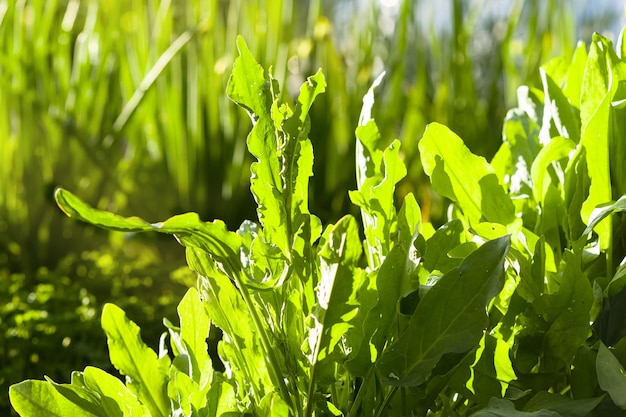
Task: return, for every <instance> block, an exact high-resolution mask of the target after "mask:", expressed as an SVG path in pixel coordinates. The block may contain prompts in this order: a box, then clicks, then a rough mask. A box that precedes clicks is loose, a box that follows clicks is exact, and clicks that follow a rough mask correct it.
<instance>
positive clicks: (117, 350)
mask: <svg viewBox="0 0 626 417" xmlns="http://www.w3.org/2000/svg"><path fill="white" fill-rule="evenodd" d="M102 328H103V329H104V332H105V333H106V335H107V342H108V345H109V356H110V358H111V363H112V364H113V366H115V368H116V369H117V370H118V371H120V373H122V374H123V375H126V377H127V387H128V389H130V390H131V391H132V392H133V394H135V395H136V396H137V398H138V399H139V400H140V401H141V402H142V403H143V404H144V405H145V406H146V407H147V408H148V410H150V413H151V415H152V416H168V415H169V412H170V405H169V399H168V397H167V375H166V373H165V372H164V370H163V369H162V368H161V365H160V364H159V360H158V358H157V355H156V353H155V352H154V351H153V350H152V349H150V348H149V347H148V346H146V345H145V344H144V342H143V341H142V340H141V337H140V335H139V327H138V326H137V325H136V324H135V323H133V322H132V321H131V320H129V319H128V318H127V317H126V314H125V313H124V311H122V309H120V308H119V307H117V306H115V305H114V304H105V306H104V308H103V310H102Z"/></svg>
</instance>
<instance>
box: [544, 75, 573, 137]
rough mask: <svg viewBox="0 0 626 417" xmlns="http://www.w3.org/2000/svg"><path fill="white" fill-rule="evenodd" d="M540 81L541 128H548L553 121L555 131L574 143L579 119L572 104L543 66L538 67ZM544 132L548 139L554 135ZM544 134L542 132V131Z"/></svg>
mask: <svg viewBox="0 0 626 417" xmlns="http://www.w3.org/2000/svg"><path fill="white" fill-rule="evenodd" d="M539 74H540V76H541V83H542V84H543V94H544V105H545V108H544V112H543V117H544V121H543V128H544V129H545V128H549V126H550V125H551V123H554V127H555V128H556V133H557V134H558V135H560V136H562V137H564V138H568V139H571V140H572V141H574V142H575V143H578V141H579V140H580V121H579V120H578V118H577V116H576V115H575V114H574V111H573V109H572V106H571V105H570V103H569V101H568V100H567V98H566V97H565V95H564V94H563V91H561V89H560V88H559V86H557V85H556V83H555V82H554V81H553V80H552V78H550V76H549V75H548V74H547V73H546V72H545V70H544V69H543V68H540V69H539ZM550 133H551V132H549V131H547V132H545V134H546V135H549V137H547V138H545V139H546V140H549V139H550V138H551V137H554V136H556V135H554V134H550ZM542 134H544V133H542Z"/></svg>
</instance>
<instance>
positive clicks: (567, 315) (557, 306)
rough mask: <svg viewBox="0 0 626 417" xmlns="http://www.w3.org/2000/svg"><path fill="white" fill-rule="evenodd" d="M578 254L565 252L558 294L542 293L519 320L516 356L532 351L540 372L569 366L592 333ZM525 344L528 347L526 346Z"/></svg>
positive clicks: (587, 293) (585, 281) (589, 292)
mask: <svg viewBox="0 0 626 417" xmlns="http://www.w3.org/2000/svg"><path fill="white" fill-rule="evenodd" d="M580 256H581V255H580V252H576V253H573V252H571V251H566V252H565V254H564V257H563V260H564V263H565V269H564V270H563V271H562V276H561V277H560V282H559V287H558V292H556V293H555V294H548V293H544V294H542V295H541V296H540V297H539V298H537V299H535V301H534V302H533V304H532V307H531V308H530V309H529V310H528V311H527V312H526V313H524V314H523V315H521V316H520V321H519V322H518V325H519V327H520V329H521V330H520V331H519V335H518V336H519V337H520V339H526V340H527V342H524V341H523V340H519V341H518V344H519V346H520V347H519V348H518V355H521V354H523V353H524V352H527V353H529V352H530V351H534V352H536V353H539V354H540V355H542V356H543V359H542V360H541V364H542V370H543V371H546V372H552V371H555V370H558V369H561V367H562V366H564V365H565V364H567V363H570V362H571V360H572V358H573V357H574V355H575V353H576V352H577V350H578V349H579V347H580V346H581V345H582V344H583V343H584V342H585V340H586V339H587V337H588V336H589V334H590V332H591V327H590V324H589V322H590V310H591V306H592V304H593V293H592V289H591V285H590V284H589V280H588V279H587V278H586V277H585V276H584V274H583V272H582V270H581V263H582V262H581V258H580ZM526 343H528V346H526Z"/></svg>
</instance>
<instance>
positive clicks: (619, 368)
mask: <svg viewBox="0 0 626 417" xmlns="http://www.w3.org/2000/svg"><path fill="white" fill-rule="evenodd" d="M596 370H597V373H598V383H599V384H600V388H602V389H603V390H604V391H606V392H608V393H609V395H610V396H611V399H612V400H613V402H614V403H615V405H617V406H618V407H620V408H621V409H623V410H626V372H625V371H624V366H623V365H622V364H621V363H620V362H619V361H618V360H617V358H616V357H615V355H613V353H611V351H610V350H609V349H608V348H607V347H606V346H605V345H604V343H602V342H600V347H599V348H598V356H597V357H596Z"/></svg>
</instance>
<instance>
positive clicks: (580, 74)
mask: <svg viewBox="0 0 626 417" xmlns="http://www.w3.org/2000/svg"><path fill="white" fill-rule="evenodd" d="M237 43H238V49H239V52H240V56H239V58H238V59H237V60H236V62H235V65H234V68H233V73H232V75H231V78H230V81H229V84H228V95H229V97H230V98H231V99H232V100H233V101H234V102H236V103H237V104H239V105H240V106H241V107H243V108H244V109H246V110H247V111H248V113H249V114H250V116H251V118H252V120H253V129H252V131H251V132H250V134H249V136H248V149H249V151H250V152H251V154H252V155H253V156H254V157H255V158H256V162H254V164H253V165H252V169H251V171H252V176H251V190H252V193H253V195H254V197H255V200H256V202H257V205H258V206H257V207H258V208H257V213H258V219H259V223H258V224H257V223H253V222H250V221H246V222H244V223H243V224H242V225H241V227H240V228H239V229H238V230H237V231H235V232H232V231H228V230H227V228H226V226H225V224H224V223H223V222H221V221H219V220H216V221H213V222H202V221H200V219H199V217H198V215H196V214H194V213H188V214H184V215H179V216H175V217H172V218H170V219H168V220H166V221H164V222H162V223H153V224H151V223H148V222H145V221H144V220H142V219H140V218H137V217H121V216H117V215H114V214H112V213H109V212H103V211H99V210H96V209H93V208H91V207H90V206H89V205H87V204H86V203H84V202H83V201H82V200H80V199H79V198H77V197H76V196H74V195H73V194H71V193H69V192H68V191H65V190H63V189H59V190H57V192H56V199H57V202H58V204H59V206H60V207H61V208H62V209H63V210H64V211H65V212H66V214H68V215H69V216H70V217H74V218H77V219H81V220H84V221H87V222H90V223H92V224H95V225H98V226H101V227H106V228H109V229H112V230H119V231H126V232H138V231H158V232H162V233H169V234H174V235H175V236H176V238H177V239H178V240H179V242H180V243H182V244H183V245H184V246H186V248H187V249H186V251H187V261H188V263H189V266H190V267H191V268H192V269H193V270H195V271H196V272H198V276H199V277H198V283H197V289H193V288H192V289H190V290H189V291H188V292H187V294H186V296H185V297H184V298H183V300H182V301H181V303H180V305H179V309H178V311H179V317H180V326H175V325H173V324H171V323H169V322H166V325H167V327H168V332H169V336H170V346H171V354H172V357H170V355H169V354H168V351H167V349H166V348H165V344H161V346H160V349H159V352H158V354H157V353H156V352H155V351H153V350H151V349H148V348H147V347H146V346H145V345H144V344H143V342H142V341H141V338H140V337H139V329H138V328H137V326H136V325H134V324H133V323H132V322H130V321H129V320H128V319H127V317H126V316H125V314H124V313H123V311H122V310H121V309H119V308H118V307H116V306H114V305H112V304H109V305H107V306H105V308H104V311H103V315H102V326H103V328H104V330H105V333H106V334H107V338H108V341H109V342H108V343H109V349H110V358H111V362H112V363H113V365H114V366H116V367H117V368H118V369H119V370H120V372H121V373H122V374H125V375H126V376H127V379H126V384H123V383H122V382H120V381H119V380H117V379H115V378H113V377H111V376H110V375H107V374H106V373H104V372H102V371H100V370H97V369H95V368H91V367H88V368H86V369H85V370H84V371H83V372H75V373H74V374H73V376H72V382H71V383H70V384H56V383H54V382H53V381H51V380H48V381H25V382H22V383H20V384H17V385H14V386H12V387H11V389H10V398H11V401H12V404H13V405H14V407H15V408H16V410H17V411H18V412H19V413H20V414H22V415H25V416H26V415H37V413H38V412H41V411H42V410H46V411H48V412H53V413H56V414H61V415H64V414H69V415H116V416H117V415H120V416H121V415H125V414H131V413H133V414H138V415H154V416H157V415H207V416H210V415H242V414H251V415H263V416H264V415H276V416H287V415H293V416H311V415H347V416H356V415H378V416H380V415H417V416H425V415H438V416H444V415H457V416H470V415H471V416H474V417H482V416H494V415H495V416H509V415H520V416H539V415H546V416H548V415H549V416H586V415H607V414H606V413H609V412H610V413H612V415H618V413H622V414H623V410H625V409H626V401H625V397H624V392H625V391H624V389H623V387H624V385H625V384H626V377H625V376H624V375H623V364H624V363H626V360H625V358H626V339H625V338H624V335H623V334H621V332H622V331H623V329H624V326H623V323H621V322H620V320H621V319H622V318H623V316H620V315H619V311H616V310H617V309H618V308H619V307H618V306H619V305H620V304H619V301H620V300H621V298H622V297H623V296H624V295H623V294H624V293H626V291H625V290H624V287H625V286H626V279H625V278H624V277H625V276H626V275H625V274H624V266H623V265H624V261H623V260H622V261H619V260H620V259H625V258H626V247H625V246H624V241H623V236H624V234H623V233H622V231H623V229H624V227H626V226H625V224H626V223H625V222H624V213H623V212H624V211H626V196H625V194H626V192H625V191H626V190H624V188H623V186H624V185H623V184H622V181H623V180H622V179H623V178H625V176H624V175H623V174H624V171H623V170H624V167H623V161H624V160H626V149H625V148H624V147H623V144H622V142H623V138H624V137H625V134H626V127H625V126H624V124H623V120H626V119H624V115H623V112H624V109H623V103H624V101H623V100H624V90H623V86H624V85H626V84H625V83H624V81H625V80H626V71H625V70H624V68H625V67H626V64H625V63H624V62H623V61H622V60H621V58H620V57H619V56H618V55H616V54H615V52H614V51H613V48H612V45H611V43H610V42H609V41H608V40H606V39H604V38H602V37H601V36H599V35H594V38H593V42H592V44H591V46H590V50H589V53H587V52H586V50H585V47H584V46H580V47H579V48H578V49H577V51H576V53H575V55H574V58H573V60H572V61H571V62H567V61H566V60H556V61H552V62H550V63H548V64H546V65H545V66H543V67H542V70H541V76H542V81H543V87H544V89H543V91H542V90H536V89H529V88H524V87H523V88H521V89H520V91H519V108H517V109H513V110H512V111H511V112H509V114H508V116H507V119H506V120H505V127H504V132H503V133H504V135H503V136H504V143H503V145H502V147H501V148H500V150H499V151H498V153H497V154H496V157H495V158H494V160H493V161H492V162H491V163H488V162H487V161H486V160H485V159H484V158H482V157H479V156H476V155H474V154H472V153H471V152H470V151H469V150H468V148H467V147H466V146H465V145H464V144H463V141H462V140H461V139H460V138H459V137H458V136H456V135H455V134H454V133H453V132H452V131H451V130H449V129H448V128H446V127H445V126H443V125H440V124H431V125H429V127H428V129H427V130H426V132H425V133H424V136H423V138H422V139H421V141H420V143H419V149H420V153H421V161H422V164H423V166H424V169H425V171H426V173H427V174H428V175H429V176H430V179H431V182H432V186H433V188H434V189H435V190H436V191H437V192H438V193H440V194H441V195H443V196H445V197H447V198H449V199H450V200H451V201H452V202H453V206H451V210H450V220H449V221H448V222H447V223H446V224H445V225H443V226H442V227H441V228H439V229H437V230H434V229H433V227H432V225H430V224H429V223H425V222H422V220H421V213H420V208H419V206H418V205H417V203H416V201H415V198H414V197H413V196H412V195H411V194H408V195H407V196H406V197H405V198H404V201H403V203H402V205H401V207H400V209H399V210H396V207H395V206H394V198H393V197H394V189H395V187H396V184H397V183H398V182H399V181H400V179H401V178H402V177H403V176H404V175H405V174H406V169H405V167H404V165H403V163H402V161H401V160H400V156H399V155H400V154H399V142H398V141H393V142H391V143H390V144H388V143H386V142H385V141H383V139H382V137H381V135H380V132H379V131H378V128H377V125H376V123H375V122H374V120H373V118H372V114H371V111H372V106H373V103H374V90H375V87H376V86H377V85H378V84H379V83H380V80H381V78H379V79H377V80H376V82H375V83H374V86H373V87H372V88H371V89H370V91H369V92H368V94H367V95H366V97H365V99H364V105H363V109H362V112H361V118H360V121H359V127H358V128H357V130H356V135H357V138H358V141H357V146H356V155H357V158H356V166H357V170H356V178H357V190H355V191H352V192H350V199H351V200H352V201H353V203H354V204H356V205H357V206H358V207H359V208H360V210H361V218H362V224H363V233H364V239H363V240H362V237H361V236H360V230H359V227H358V225H357V222H356V219H355V218H354V217H352V216H350V215H347V216H345V217H342V218H341V219H340V220H338V221H337V222H336V223H335V224H331V225H329V226H327V227H326V228H322V225H321V222H320V221H319V220H318V219H317V217H315V216H314V215H312V214H311V213H310V212H309V208H308V181H309V177H310V176H311V175H312V166H313V152H312V146H311V142H310V140H309V139H308V133H309V128H310V121H309V119H308V115H307V114H308V112H309V109H310V107H311V105H312V103H313V101H314V99H315V98H316V96H318V95H319V94H321V93H322V92H323V91H324V89H325V87H326V84H325V80H324V77H323V75H322V74H321V72H318V73H317V74H315V75H314V76H312V77H310V78H309V79H308V80H307V81H306V82H305V83H304V84H303V86H302V87H301V89H300V95H299V97H298V101H297V103H296V105H295V107H293V108H292V107H291V106H289V105H288V104H286V103H283V102H282V101H281V99H280V97H281V96H280V93H279V89H278V88H279V87H278V83H277V81H276V80H275V79H274V78H273V77H272V75H271V73H270V74H265V73H264V71H263V69H262V67H260V66H259V65H258V64H257V63H256V61H255V60H254V59H253V57H252V55H251V53H250V51H249V50H248V48H247V46H246V44H245V43H244V42H243V40H242V39H241V38H240V39H239V40H238V42H237ZM623 50H624V46H623V44H621V43H620V44H618V47H617V51H618V53H619V54H620V56H621V53H622V51H623ZM612 200H613V202H612ZM616 314H617V316H616ZM211 324H213V325H215V326H217V327H219V328H220V329H222V331H223V332H224V338H223V340H222V341H221V342H220V343H219V347H218V351H219V355H220V358H221V360H222V361H223V363H224V365H225V368H226V369H225V371H224V372H217V371H215V369H214V368H213V366H212V362H211V358H210V356H209V355H208V353H207V345H206V342H205V339H206V337H207V335H208V333H209V328H210V325H211ZM607 346H608V347H607Z"/></svg>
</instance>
